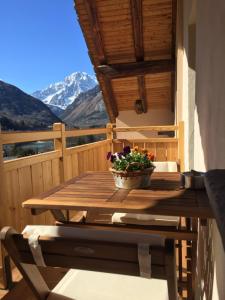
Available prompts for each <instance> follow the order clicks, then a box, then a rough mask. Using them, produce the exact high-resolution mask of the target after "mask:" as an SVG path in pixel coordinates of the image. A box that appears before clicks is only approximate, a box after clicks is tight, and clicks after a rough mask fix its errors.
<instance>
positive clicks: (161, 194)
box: [23, 172, 213, 240]
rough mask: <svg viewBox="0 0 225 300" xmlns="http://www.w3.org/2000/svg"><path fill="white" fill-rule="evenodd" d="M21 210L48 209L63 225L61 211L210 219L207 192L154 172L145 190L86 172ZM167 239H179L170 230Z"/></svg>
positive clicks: (188, 236) (107, 175)
mask: <svg viewBox="0 0 225 300" xmlns="http://www.w3.org/2000/svg"><path fill="white" fill-rule="evenodd" d="M23 207H24V208H28V209H31V211H32V214H34V215H35V214H40V213H42V212H44V211H47V210H50V211H51V213H52V214H53V216H54V217H55V219H56V220H58V221H61V222H66V218H65V216H64V214H63V212H62V211H63V210H80V211H82V210H84V211H88V212H89V211H93V210H95V211H96V210H97V211H98V212H102V213H113V212H129V213H139V214H158V215H167V216H168V215H171V216H183V217H186V218H200V219H207V218H213V213H212V210H211V207H210V205H209V200H208V197H207V195H206V192H205V191H204V190H203V191H200V190H199V191H197V190H196V191H194V190H185V189H180V175H179V173H172V172H165V173H164V172H163V173H156V172H155V173H153V175H152V183H151V186H150V187H149V188H148V189H133V190H123V189H118V188H116V187H115V185H114V181H113V178H112V175H111V173H109V172H87V173H85V174H83V175H81V176H78V177H75V178H73V179H71V180H69V181H67V182H66V183H64V184H62V185H60V186H58V187H56V188H54V189H52V190H50V191H48V192H46V193H43V194H41V195H40V196H39V197H36V198H32V199H30V200H27V201H25V202H23ZM153 231H154V228H153ZM166 236H167V237H168V238H171V237H173V238H175V239H179V238H180V233H179V231H178V230H176V232H172V231H171V230H170V231H169V232H168V233H167V234H166ZM193 238H194V236H193V231H192V232H191V231H188V232H184V231H182V239H187V240H188V239H191V240H192V239H193ZM195 238H196V237H195ZM195 238H194V239H195Z"/></svg>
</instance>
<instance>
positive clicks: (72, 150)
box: [66, 140, 111, 155]
mask: <svg viewBox="0 0 225 300" xmlns="http://www.w3.org/2000/svg"><path fill="white" fill-rule="evenodd" d="M110 143H111V140H104V141H99V142H94V143H90V144H85V145H81V146H76V147H71V148H67V149H66V155H71V154H74V153H76V152H82V151H86V150H89V149H93V148H97V147H100V146H103V145H107V144H110Z"/></svg>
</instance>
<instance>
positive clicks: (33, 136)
mask: <svg viewBox="0 0 225 300" xmlns="http://www.w3.org/2000/svg"><path fill="white" fill-rule="evenodd" d="M1 137H2V144H15V143H23V142H34V141H42V140H52V139H57V138H60V137H61V133H60V132H59V131H35V132H13V133H4V132H2V134H1Z"/></svg>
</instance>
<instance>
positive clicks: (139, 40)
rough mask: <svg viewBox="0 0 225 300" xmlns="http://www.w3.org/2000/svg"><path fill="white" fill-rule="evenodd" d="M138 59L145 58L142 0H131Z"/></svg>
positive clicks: (135, 47)
mask: <svg viewBox="0 0 225 300" xmlns="http://www.w3.org/2000/svg"><path fill="white" fill-rule="evenodd" d="M130 7H131V16H132V28H133V39H134V49H135V57H136V61H143V60H144V49H143V20H142V1H140V0H130Z"/></svg>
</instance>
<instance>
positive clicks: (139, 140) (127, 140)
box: [113, 138, 178, 146]
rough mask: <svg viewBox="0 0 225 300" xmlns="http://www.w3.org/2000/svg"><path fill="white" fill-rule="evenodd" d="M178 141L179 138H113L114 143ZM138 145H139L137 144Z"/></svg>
mask: <svg viewBox="0 0 225 300" xmlns="http://www.w3.org/2000/svg"><path fill="white" fill-rule="evenodd" d="M123 142H126V143H132V144H133V143H178V139H177V138H146V139H126V140H123V139H117V140H113V143H115V144H117V143H123ZM137 146H138V145H137Z"/></svg>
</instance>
